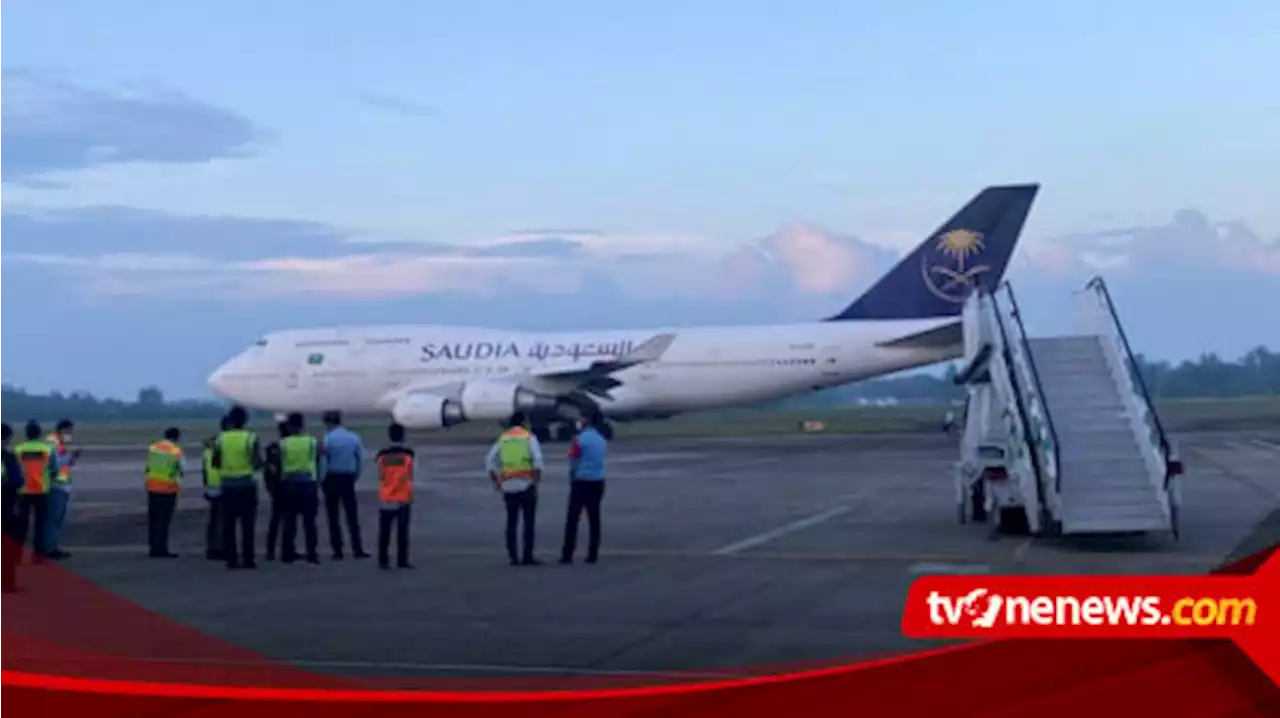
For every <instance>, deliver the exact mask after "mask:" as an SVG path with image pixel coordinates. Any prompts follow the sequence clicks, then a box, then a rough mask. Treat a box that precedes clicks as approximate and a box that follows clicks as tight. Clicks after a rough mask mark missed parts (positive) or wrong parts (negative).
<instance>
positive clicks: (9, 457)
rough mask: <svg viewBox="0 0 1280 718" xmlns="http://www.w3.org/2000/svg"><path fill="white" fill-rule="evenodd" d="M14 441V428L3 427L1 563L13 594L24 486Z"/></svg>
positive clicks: (10, 591)
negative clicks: (21, 488)
mask: <svg viewBox="0 0 1280 718" xmlns="http://www.w3.org/2000/svg"><path fill="white" fill-rule="evenodd" d="M12 441H13V427H12V426H9V425H8V424H4V425H3V447H4V449H3V451H4V453H3V457H4V536H3V538H2V539H0V540H2V541H4V546H3V553H2V554H0V561H3V562H4V563H3V566H4V592H5V593H13V592H14V591H17V590H18V542H17V539H16V538H15V534H16V532H17V529H18V489H19V487H21V486H22V466H21V465H20V464H19V463H18V457H17V456H15V455H14V453H13V450H12V448H11V447H10V443H11V442H12Z"/></svg>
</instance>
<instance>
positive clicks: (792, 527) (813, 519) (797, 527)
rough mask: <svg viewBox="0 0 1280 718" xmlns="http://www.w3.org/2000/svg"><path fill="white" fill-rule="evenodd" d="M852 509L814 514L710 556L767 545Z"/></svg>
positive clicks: (730, 545) (724, 554) (731, 545)
mask: <svg viewBox="0 0 1280 718" xmlns="http://www.w3.org/2000/svg"><path fill="white" fill-rule="evenodd" d="M852 509H853V506H850V505H845V506H837V507H835V508H833V509H827V510H826V511H823V512H822V513H820V514H814V515H813V516H807V517H805V518H802V519H797V520H795V521H792V522H791V523H789V524H785V525H783V526H779V527H778V528H776V529H771V530H769V531H765V532H764V533H762V534H756V535H755V536H749V537H747V538H745V539H743V540H741V541H735V542H734V543H731V544H729V545H728V546H722V547H720V548H718V549H716V550H715V551H712V552H711V555H713V556H731V555H733V554H735V553H737V552H739V551H744V550H746V549H749V548H752V547H755V546H759V545H761V544H764V543H768V542H770V541H772V540H774V539H776V538H778V537H780V536H786V535H787V534H789V533H795V532H796V531H801V530H803V529H807V528H809V527H810V526H817V525H818V524H820V523H822V522H823V521H826V520H828V519H832V518H835V517H837V516H839V515H840V514H843V513H848V512H849V511H851V510H852Z"/></svg>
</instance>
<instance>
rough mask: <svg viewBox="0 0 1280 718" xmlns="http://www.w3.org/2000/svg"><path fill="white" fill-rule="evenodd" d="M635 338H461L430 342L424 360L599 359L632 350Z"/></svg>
mask: <svg viewBox="0 0 1280 718" xmlns="http://www.w3.org/2000/svg"><path fill="white" fill-rule="evenodd" d="M634 348H635V342H632V341H616V342H599V343H581V344H579V343H574V344H550V343H545V342H534V343H533V344H527V345H524V346H521V345H520V344H518V343H516V342H458V343H454V344H427V345H426V346H424V347H422V360H423V361H424V362H427V361H435V360H438V359H443V360H452V361H473V360H481V359H509V358H515V359H521V358H528V359H537V360H539V361H545V360H547V359H562V358H566V357H567V358H571V359H573V360H574V361H577V360H579V359H596V358H601V357H620V356H623V355H625V354H628V353H630V352H631V350H632V349H634Z"/></svg>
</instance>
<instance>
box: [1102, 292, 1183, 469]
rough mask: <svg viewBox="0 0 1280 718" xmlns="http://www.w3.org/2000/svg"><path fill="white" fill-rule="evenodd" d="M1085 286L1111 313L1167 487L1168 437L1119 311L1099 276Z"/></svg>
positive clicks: (1170, 454)
mask: <svg viewBox="0 0 1280 718" xmlns="http://www.w3.org/2000/svg"><path fill="white" fill-rule="evenodd" d="M1085 287H1086V288H1088V289H1092V290H1094V291H1095V292H1097V293H1098V294H1099V295H1101V296H1102V299H1103V301H1104V302H1105V303H1106V305H1107V311H1108V312H1110V314H1111V322H1112V324H1113V325H1114V326H1115V328H1116V333H1117V334H1119V335H1120V344H1121V345H1122V346H1123V347H1124V353H1125V358H1126V360H1127V361H1128V363H1129V366H1130V367H1131V369H1132V371H1133V375H1134V381H1135V383H1136V384H1137V385H1138V389H1139V390H1140V391H1141V392H1142V400H1143V401H1145V402H1146V403H1147V411H1148V412H1150V414H1151V419H1152V421H1154V422H1155V428H1156V436H1157V437H1158V439H1159V442H1160V453H1161V455H1162V456H1163V457H1164V467H1165V471H1164V485H1165V488H1166V489H1168V488H1169V482H1170V481H1171V480H1172V479H1173V474H1172V472H1171V471H1170V470H1169V469H1170V461H1171V460H1172V451H1171V447H1170V445H1169V438H1168V436H1167V435H1166V434H1165V433H1164V425H1163V424H1161V423H1160V415H1159V414H1158V413H1157V412H1156V405H1155V402H1154V401H1152V400H1151V393H1150V392H1149V391H1147V382H1146V380H1145V379H1144V378H1143V377H1142V367H1140V366H1138V360H1137V358H1135V357H1134V354H1133V348H1132V347H1130V345H1129V337H1128V336H1127V335H1126V334H1125V331H1124V325H1123V324H1121V323H1120V315H1119V313H1118V312H1116V305H1115V302H1113V301H1112V300H1111V292H1110V291H1108V290H1107V283H1106V282H1105V281H1104V280H1103V279H1102V277H1101V276H1095V277H1094V278H1093V279H1090V280H1089V281H1088V283H1087V284H1085Z"/></svg>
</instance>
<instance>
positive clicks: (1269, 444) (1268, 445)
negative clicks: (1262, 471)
mask: <svg viewBox="0 0 1280 718" xmlns="http://www.w3.org/2000/svg"><path fill="white" fill-rule="evenodd" d="M1253 443H1254V445H1255V446H1261V447H1262V448H1264V449H1267V450H1269V451H1280V444H1277V443H1276V442H1274V441H1267V440H1266V439H1254V440H1253Z"/></svg>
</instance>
